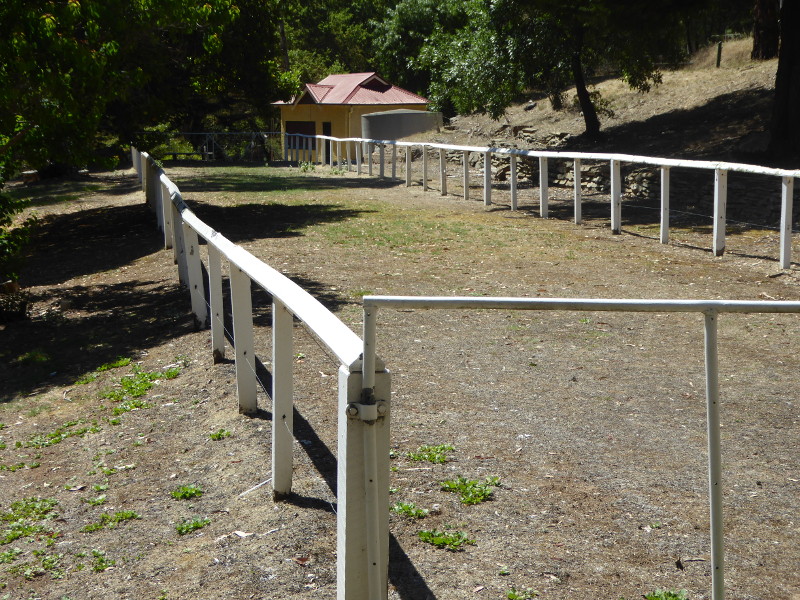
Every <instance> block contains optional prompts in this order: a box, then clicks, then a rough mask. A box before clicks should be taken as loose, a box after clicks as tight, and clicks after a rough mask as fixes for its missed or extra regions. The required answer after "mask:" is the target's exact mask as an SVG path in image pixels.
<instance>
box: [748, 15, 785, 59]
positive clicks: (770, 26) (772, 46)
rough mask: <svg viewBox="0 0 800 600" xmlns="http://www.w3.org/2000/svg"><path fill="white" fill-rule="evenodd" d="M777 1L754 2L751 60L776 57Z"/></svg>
mask: <svg viewBox="0 0 800 600" xmlns="http://www.w3.org/2000/svg"><path fill="white" fill-rule="evenodd" d="M779 10H780V6H779V4H778V0H756V4H755V6H754V7H753V51H752V52H751V53H750V58H752V59H753V60H769V59H770V58H775V57H776V56H778V39H779V37H780V27H779V26H778V11H779Z"/></svg>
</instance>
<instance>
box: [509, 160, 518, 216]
mask: <svg viewBox="0 0 800 600" xmlns="http://www.w3.org/2000/svg"><path fill="white" fill-rule="evenodd" d="M509 159H510V162H511V210H517V157H516V156H515V155H513V154H512V155H511V156H510V157H509Z"/></svg>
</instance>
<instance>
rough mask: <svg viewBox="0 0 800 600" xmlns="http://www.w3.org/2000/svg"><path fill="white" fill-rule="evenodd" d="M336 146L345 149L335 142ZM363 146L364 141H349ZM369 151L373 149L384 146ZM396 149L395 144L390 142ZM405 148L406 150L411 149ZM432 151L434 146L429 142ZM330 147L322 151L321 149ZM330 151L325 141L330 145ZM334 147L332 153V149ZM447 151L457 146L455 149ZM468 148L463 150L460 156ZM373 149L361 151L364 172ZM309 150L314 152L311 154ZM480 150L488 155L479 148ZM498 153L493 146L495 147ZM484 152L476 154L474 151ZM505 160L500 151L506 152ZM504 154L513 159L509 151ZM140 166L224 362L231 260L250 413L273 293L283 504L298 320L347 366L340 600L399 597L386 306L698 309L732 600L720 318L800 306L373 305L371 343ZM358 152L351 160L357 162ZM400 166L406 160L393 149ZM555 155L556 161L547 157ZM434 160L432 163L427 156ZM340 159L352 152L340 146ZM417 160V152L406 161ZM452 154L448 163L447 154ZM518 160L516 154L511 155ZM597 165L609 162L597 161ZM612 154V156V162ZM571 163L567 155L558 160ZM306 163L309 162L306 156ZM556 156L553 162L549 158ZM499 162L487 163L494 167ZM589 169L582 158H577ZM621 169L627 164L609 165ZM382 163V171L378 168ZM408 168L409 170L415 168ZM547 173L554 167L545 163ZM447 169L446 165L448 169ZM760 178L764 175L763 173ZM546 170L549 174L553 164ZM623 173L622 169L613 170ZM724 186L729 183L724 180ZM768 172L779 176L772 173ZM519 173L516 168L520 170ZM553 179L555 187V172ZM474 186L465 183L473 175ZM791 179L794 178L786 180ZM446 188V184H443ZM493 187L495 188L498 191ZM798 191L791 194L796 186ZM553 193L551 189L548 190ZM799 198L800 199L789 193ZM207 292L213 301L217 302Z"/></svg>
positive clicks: (716, 592) (519, 301) (715, 580)
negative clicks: (267, 301) (264, 318)
mask: <svg viewBox="0 0 800 600" xmlns="http://www.w3.org/2000/svg"><path fill="white" fill-rule="evenodd" d="M324 139H331V140H333V141H337V142H338V141H339V140H336V139H335V138H324ZM341 141H345V142H348V141H354V140H341ZM355 141H358V142H362V141H364V142H366V147H367V151H366V152H367V154H368V155H370V154H371V153H372V150H371V146H372V145H373V144H376V143H383V142H379V141H376V140H355ZM387 143H392V144H394V142H387ZM396 144H397V145H405V146H406V149H407V152H408V149H409V148H410V146H412V145H418V144H407V143H403V142H396ZM429 146H433V145H429ZM318 147H320V146H318ZM322 147H323V148H324V144H322ZM331 147H332V148H333V145H331ZM445 148H446V147H445ZM459 148H461V147H459ZM361 149H362V144H360V143H359V144H357V145H356V146H355V156H356V164H357V165H358V168H359V169H360V168H361V164H362V161H361V159H362V155H361ZM306 150H307V151H309V152H310V146H309V148H307V149H306ZM478 150H480V149H478ZM484 150H485V151H486V152H487V155H488V152H492V151H494V150H493V149H484ZM469 151H473V149H465V150H464V152H469ZM498 151H500V150H498ZM503 151H504V152H505V150H503ZM131 153H132V159H133V165H134V168H135V169H136V171H137V173H138V175H139V177H140V180H141V183H142V189H143V191H144V192H145V198H146V202H147V203H148V204H149V205H150V207H151V208H152V209H153V210H154V211H155V213H156V217H157V219H158V224H159V227H160V228H161V229H162V230H163V232H164V245H165V248H172V249H173V255H174V258H175V261H176V263H177V265H178V273H179V277H180V280H181V282H182V283H184V284H185V285H186V286H187V287H188V288H189V290H190V294H191V301H192V312H193V314H194V316H195V319H196V320H197V323H198V325H199V326H204V327H205V326H209V325H210V327H211V340H212V349H213V355H214V359H215V361H219V360H221V359H222V358H223V357H224V355H225V338H224V329H223V323H224V314H223V302H222V260H223V258H224V259H225V260H227V261H228V263H229V265H230V288H231V309H232V313H233V329H234V332H233V338H234V348H235V358H236V382H237V392H238V399H239V410H240V411H241V412H244V413H252V412H255V411H256V410H257V405H256V384H257V380H256V373H255V355H254V344H253V337H254V333H253V314H252V299H251V292H250V286H251V284H252V283H255V284H256V285H258V286H259V287H261V288H263V289H264V290H265V291H266V292H268V293H269V294H271V295H272V318H273V322H272V336H273V344H272V352H273V355H272V382H273V384H272V385H273V387H272V390H271V397H272V486H273V494H274V496H275V498H276V499H280V498H282V497H284V496H286V495H288V494H289V493H290V492H291V484H292V453H291V449H292V433H291V431H292V410H293V399H292V394H293V383H292V329H293V319H294V318H295V317H296V318H297V319H298V320H299V321H301V322H302V323H303V324H304V325H305V326H306V327H307V328H308V329H309V330H310V331H311V332H313V333H314V334H315V335H316V336H317V337H318V338H319V340H320V341H321V342H322V343H323V344H324V345H325V346H326V347H327V348H328V349H329V350H330V351H331V352H332V353H333V354H334V355H335V356H336V357H337V359H338V361H339V362H340V367H339V397H338V404H337V410H338V415H339V421H338V465H337V481H338V497H337V501H338V511H337V597H338V598H339V600H375V599H381V598H383V599H384V600H385V599H386V598H387V597H388V557H389V527H388V522H389V493H388V492H389V423H390V416H391V412H390V404H389V398H390V389H389V388H390V380H389V373H388V372H387V371H386V369H385V367H384V365H383V363H382V362H381V361H380V359H379V358H378V357H377V355H376V352H375V349H376V339H377V330H378V327H377V324H378V321H377V315H378V309H379V308H381V307H383V308H419V309H448V310H457V309H503V310H573V311H622V312H661V313H663V312H696V313H701V314H703V315H704V326H705V353H704V354H705V357H704V358H705V369H706V403H707V427H708V482H709V506H710V522H711V555H712V582H711V587H712V596H711V597H712V599H713V600H722V599H723V597H724V540H723V532H724V529H723V519H722V493H723V492H722V489H723V488H722V485H721V481H722V464H721V453H720V424H719V375H718V353H717V320H718V316H719V314H720V313H798V312H800V302H778V301H769V302H767V301H759V302H747V301H725V300H707V301H701V300H604V299H566V298H535V299H532V298H475V297H411V296H365V297H364V299H363V303H364V332H363V341H362V340H361V339H360V338H359V337H358V336H357V335H356V334H355V333H353V332H352V331H351V330H350V329H349V328H348V327H347V326H346V325H344V324H343V323H342V322H341V321H339V320H338V319H337V318H336V317H335V316H334V315H333V314H332V313H330V312H329V311H328V310H327V309H326V308H325V307H324V306H322V305H321V304H320V303H319V302H318V301H317V300H316V299H314V298H313V297H312V296H310V295H309V294H308V293H307V292H306V291H304V290H303V289H301V288H300V287H299V286H297V284H295V283H294V282H292V281H291V280H289V279H288V278H286V277H285V276H283V275H282V274H280V273H279V272H277V271H275V270H274V269H273V268H271V267H269V266H268V265H266V264H265V263H263V262H262V261H260V260H259V259H257V258H256V257H255V256H253V255H252V254H250V253H249V252H247V251H246V250H244V249H243V248H241V247H238V246H236V245H235V244H233V243H232V242H230V241H229V240H227V239H226V238H225V237H224V236H223V235H222V234H221V233H219V232H217V231H214V230H213V229H212V228H211V227H209V226H208V225H206V224H205V223H203V222H202V221H201V220H200V219H199V218H198V217H197V216H196V215H195V214H194V213H192V211H191V210H190V209H189V208H188V207H187V205H186V204H185V202H184V201H183V198H182V197H181V193H180V190H179V189H178V188H177V186H175V184H174V183H172V182H171V181H170V180H169V178H168V177H167V176H166V175H165V174H164V173H163V171H162V170H161V169H160V168H158V167H157V165H156V164H155V162H154V161H153V160H152V158H151V157H149V156H148V155H147V153H145V152H141V153H140V152H139V151H138V150H137V149H135V148H132V150H131ZM347 154H348V155H349V151H348V153H347ZM392 154H393V159H394V160H396V153H395V152H393V153H392ZM547 154H548V155H556V153H547ZM425 155H426V154H423V157H424V156H425ZM338 156H341V147H339V149H338ZM407 156H410V154H407ZM440 156H441V155H440ZM512 156H513V154H512ZM591 156H592V157H593V158H596V157H597V156H598V155H591ZM606 156H610V155H606ZM559 157H560V158H563V156H561V155H559ZM298 158H300V157H299V156H298ZM545 158H546V157H545ZM487 160H488V159H487ZM575 160H576V169H578V170H579V169H580V157H578V158H576V159H575ZM610 160H612V161H618V160H619V159H618V158H613V159H610ZM369 164H370V165H371V164H372V163H371V162H370V163H369ZM407 164H408V163H407ZM545 164H546V163H545ZM442 165H443V161H440V168H444V167H443V166H442ZM754 168H757V169H761V167H754ZM545 169H546V167H545ZM615 169H616V167H615V165H614V163H613V162H612V173H613V172H614V170H615ZM725 170H726V169H723V168H722V167H719V168H718V169H716V170H715V177H717V178H719V177H720V175H719V171H725ZM768 171H770V173H769V174H772V175H774V174H775V173H773V172H772V171H776V170H768ZM512 172H513V169H512ZM544 172H545V175H544V181H545V182H546V171H544ZM465 177H466V175H465ZM782 177H784V185H786V178H791V177H794V175H782ZM443 180H444V179H443ZM487 187H489V186H487ZM789 187H790V186H789ZM543 193H545V194H546V187H545V188H544V192H543ZM789 198H791V194H789ZM200 238H202V239H204V240H205V241H206V244H207V246H208V266H207V272H208V280H207V282H206V280H205V278H204V277H203V268H202V264H201V257H200V252H199V239H200ZM206 283H207V284H208V301H206Z"/></svg>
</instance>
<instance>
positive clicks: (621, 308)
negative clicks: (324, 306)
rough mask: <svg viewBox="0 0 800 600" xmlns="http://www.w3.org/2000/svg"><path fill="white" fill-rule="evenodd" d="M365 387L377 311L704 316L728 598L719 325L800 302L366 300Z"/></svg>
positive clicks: (714, 526)
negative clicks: (722, 317)
mask: <svg viewBox="0 0 800 600" xmlns="http://www.w3.org/2000/svg"><path fill="white" fill-rule="evenodd" d="M363 303H364V378H363V382H364V387H365V388H367V392H366V393H367V394H368V393H369V388H370V386H371V385H372V384H373V382H372V381H371V373H372V372H374V369H373V365H374V363H375V361H376V358H375V348H376V343H377V329H378V326H377V325H378V309H379V308H381V307H384V308H402V309H448V310H459V309H504V310H551V311H553V310H562V311H563V310H571V311H613V312H655V313H673V312H683V313H688V312H695V313H701V314H702V315H703V316H704V323H705V369H706V415H707V431H708V490H709V507H710V510H709V512H710V522H711V523H710V525H711V527H710V529H711V598H712V600H722V599H723V598H724V595H725V591H724V590H725V580H724V571H725V548H724V529H723V519H722V490H723V486H722V458H721V448H720V407H719V365H718V352H717V327H718V323H717V320H718V316H719V314H720V313H798V312H800V302H780V301H771V302H763V301H759V302H748V301H729V300H619V299H578V298H474V297H422V296H364V299H363Z"/></svg>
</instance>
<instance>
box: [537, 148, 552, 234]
mask: <svg viewBox="0 0 800 600" xmlns="http://www.w3.org/2000/svg"><path fill="white" fill-rule="evenodd" d="M549 191H550V181H549V177H548V174H547V157H546V156H540V157H539V216H540V217H542V218H543V219H546V218H547V215H548V214H549V212H548V208H549V195H550V194H549Z"/></svg>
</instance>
